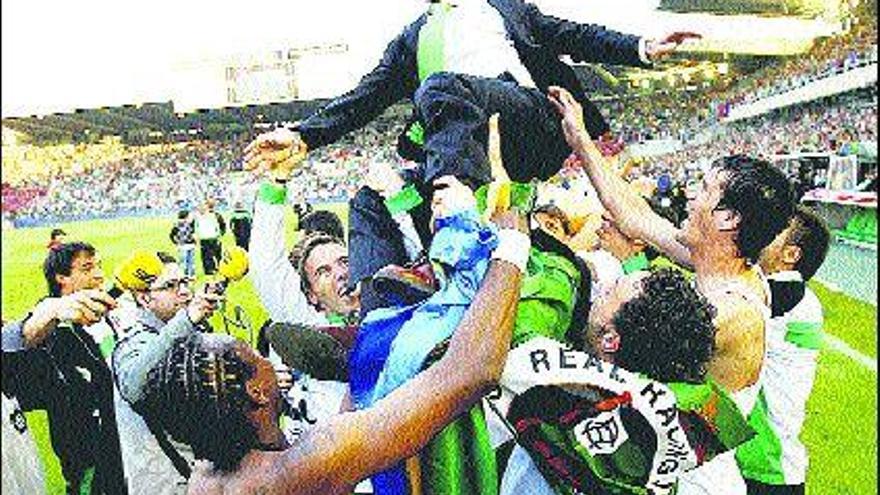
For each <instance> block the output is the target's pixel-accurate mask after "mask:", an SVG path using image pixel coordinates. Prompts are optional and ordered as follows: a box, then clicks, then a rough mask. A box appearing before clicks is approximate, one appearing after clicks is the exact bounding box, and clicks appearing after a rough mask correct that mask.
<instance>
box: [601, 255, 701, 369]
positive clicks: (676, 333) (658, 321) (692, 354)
mask: <svg viewBox="0 0 880 495" xmlns="http://www.w3.org/2000/svg"><path fill="white" fill-rule="evenodd" d="M714 318H715V308H714V307H713V306H712V305H711V304H709V302H708V301H707V300H706V298H705V297H703V296H702V295H701V294H700V293H698V292H697V290H696V289H694V287H693V286H691V284H690V283H688V281H687V279H686V278H685V277H684V275H682V274H681V273H680V272H678V271H676V270H672V269H670V268H663V269H659V270H656V271H653V272H652V273H651V274H650V275H648V276H647V277H646V278H645V279H644V280H642V292H641V293H640V294H639V295H638V296H636V297H634V298H633V299H631V300H629V301H627V302H626V303H624V304H623V305H622V306H621V307H620V309H619V310H617V313H615V315H614V319H613V320H612V323H613V324H614V327H615V328H618V329H620V330H619V331H618V333H619V334H620V350H619V351H618V352H617V354H616V355H615V362H616V363H617V364H619V365H620V366H621V367H623V368H625V369H627V370H630V371H634V372H636V373H644V374H646V375H648V376H649V377H650V378H652V379H654V380H660V381H662V382H688V383H701V382H702V381H703V380H704V378H705V376H706V367H707V365H708V363H709V360H710V359H711V358H712V354H713V353H714V351H715V326H714V323H713V321H712V320H713V319H714Z"/></svg>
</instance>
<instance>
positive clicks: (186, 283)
mask: <svg viewBox="0 0 880 495" xmlns="http://www.w3.org/2000/svg"><path fill="white" fill-rule="evenodd" d="M192 283H193V279H191V278H181V279H178V280H169V281H167V282H165V283H164V284H162V285H157V286H156V287H150V290H151V291H163V290H174V291H175V292H180V289H182V288H184V287H186V288H187V289H188V288H189V287H190V284H192Z"/></svg>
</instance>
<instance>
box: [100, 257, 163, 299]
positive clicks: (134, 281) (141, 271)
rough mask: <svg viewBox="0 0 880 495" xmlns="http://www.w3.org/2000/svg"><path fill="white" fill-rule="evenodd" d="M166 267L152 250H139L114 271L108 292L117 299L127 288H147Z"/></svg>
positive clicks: (107, 287) (108, 285) (107, 288)
mask: <svg viewBox="0 0 880 495" xmlns="http://www.w3.org/2000/svg"><path fill="white" fill-rule="evenodd" d="M164 268H165V266H164V263H162V260H161V259H159V256H158V255H157V254H156V253H154V252H152V251H144V250H137V251H135V252H133V253H132V254H131V255H130V256H129V257H128V258H126V259H125V260H124V261H123V262H122V264H120V265H119V266H117V267H116V270H114V272H113V280H112V281H111V282H110V283H109V284H107V286H106V292H107V294H109V295H110V297H112V298H113V299H117V298H118V297H119V296H121V295H122V293H123V292H124V291H127V290H147V289H148V288H149V287H150V284H152V283H153V282H154V281H155V280H156V279H157V278H159V275H161V274H162V270H163V269H164Z"/></svg>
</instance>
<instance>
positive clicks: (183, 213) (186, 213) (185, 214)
mask: <svg viewBox="0 0 880 495" xmlns="http://www.w3.org/2000/svg"><path fill="white" fill-rule="evenodd" d="M188 216H189V210H180V211H178V212H177V218H178V219H180V220H183V219H185V218H186V217H188Z"/></svg>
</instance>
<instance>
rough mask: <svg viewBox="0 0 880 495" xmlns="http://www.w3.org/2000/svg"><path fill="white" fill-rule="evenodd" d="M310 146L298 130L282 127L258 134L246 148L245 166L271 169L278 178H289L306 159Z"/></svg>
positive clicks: (254, 169) (253, 169)
mask: <svg viewBox="0 0 880 495" xmlns="http://www.w3.org/2000/svg"><path fill="white" fill-rule="evenodd" d="M307 153H308V146H307V145H306V143H305V142H304V141H303V140H302V138H301V136H300V135H299V133H298V132H294V131H291V130H290V129H286V128H283V127H280V128H278V129H275V130H274V131H272V132H267V133H263V134H260V135H259V136H257V137H256V138H255V139H254V140H253V141H251V143H250V144H248V145H247V147H246V148H245V149H244V168H245V170H252V171H269V172H270V173H271V174H272V175H273V176H274V177H276V178H279V179H281V178H287V177H288V176H290V172H292V171H293V169H294V168H295V167H296V166H297V165H299V164H300V163H301V162H302V161H303V160H305V157H306V154H307Z"/></svg>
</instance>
